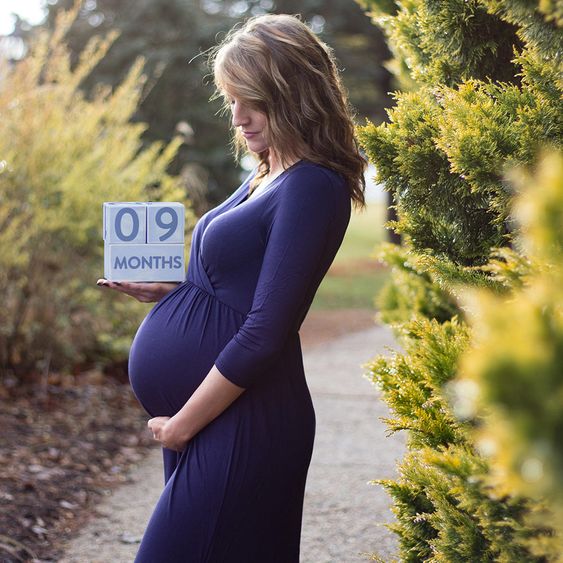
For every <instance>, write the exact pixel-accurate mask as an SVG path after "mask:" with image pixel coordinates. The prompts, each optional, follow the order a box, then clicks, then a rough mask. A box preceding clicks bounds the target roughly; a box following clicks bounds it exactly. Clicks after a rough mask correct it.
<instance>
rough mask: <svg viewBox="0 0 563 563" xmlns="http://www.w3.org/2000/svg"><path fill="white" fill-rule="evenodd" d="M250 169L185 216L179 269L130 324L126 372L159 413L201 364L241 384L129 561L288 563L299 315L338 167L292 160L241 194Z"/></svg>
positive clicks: (319, 272)
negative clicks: (228, 190) (185, 254)
mask: <svg viewBox="0 0 563 563" xmlns="http://www.w3.org/2000/svg"><path fill="white" fill-rule="evenodd" d="M256 172H257V168H255V169H254V170H253V171H252V172H251V173H250V174H249V176H248V177H247V178H246V180H245V181H244V182H243V183H242V184H241V185H240V186H239V187H238V188H237V189H236V190H235V192H234V193H233V194H231V196H229V197H228V198H227V199H226V200H225V201H224V202H223V203H221V204H220V205H218V206H217V207H215V208H214V209H212V210H210V211H208V212H207V213H206V214H205V215H203V216H202V217H201V218H200V219H199V221H198V222H197V224H196V226H195V229H194V231H193V233H192V243H191V249H190V258H189V262H188V269H187V274H186V279H185V281H184V282H183V283H181V284H180V285H178V287H177V288H175V289H174V290H173V291H171V292H170V293H169V294H167V295H166V296H165V297H164V298H163V299H162V300H161V301H159V302H158V303H157V304H156V305H155V306H154V307H153V309H152V310H151V311H150V312H149V314H148V315H147V316H146V318H145V319H144V320H143V322H142V324H141V326H140V327H139V329H138V331H137V334H136V336H135V339H134V341H133V344H132V346H131V351H130V356H129V378H130V383H131V387H132V389H133V392H134V393H135V395H136V397H137V399H138V400H139V402H140V403H141V405H142V406H143V408H144V409H145V410H146V412H147V413H148V414H149V415H150V416H151V417H154V416H173V415H174V414H176V413H177V412H178V411H179V410H180V409H181V408H182V406H183V405H184V404H185V403H186V401H187V400H188V399H189V397H190V396H191V395H192V393H193V392H194V391H195V390H196V389H197V387H198V386H199V385H200V383H201V382H202V381H203V380H204V379H205V377H206V376H207V374H208V373H209V371H210V369H211V367H212V366H213V364H215V365H216V366H217V368H218V369H219V371H220V372H221V373H222V374H223V376H225V377H226V378H227V379H228V380H230V381H231V382H233V383H235V384H236V385H238V386H240V387H243V388H244V389H245V391H244V392H243V393H242V395H241V396H240V397H238V398H237V399H236V400H235V401H234V402H233V403H232V404H231V405H230V406H229V407H228V408H227V409H226V410H225V411H223V412H222V413H221V414H220V415H219V416H218V417H217V418H216V419H214V420H213V421H212V422H211V423H209V424H208V425H207V426H206V427H204V428H203V429H202V430H201V431H200V432H198V433H197V434H196V435H195V436H194V437H193V438H192V439H191V440H190V441H189V442H188V443H187V446H186V448H185V449H184V450H183V451H182V452H176V451H173V450H170V449H167V448H163V459H164V489H163V492H162V494H161V496H160V499H159V500H158V502H157V505H156V507H155V509H154V512H153V514H152V516H151V518H150V520H149V522H148V526H147V528H146V531H145V534H144V536H143V539H142V541H141V545H140V547H139V550H138V553H137V557H136V559H135V561H136V563H203V562H209V563H223V562H224V563H265V562H268V563H276V562H279V563H297V562H298V561H299V543H300V536H301V522H302V511H303V500H304V492H305V481H306V476H307V472H308V468H309V463H310V460H311V455H312V450H313V442H314V436H315V412H314V409H313V403H312V401H311V395H310V393H309V389H308V387H307V383H306V380H305V373H304V369H303V358H302V350H301V344H300V340H299V332H298V331H299V328H300V326H301V324H302V322H303V320H304V318H305V316H306V314H307V311H308V310H309V307H310V305H311V302H312V300H313V297H314V295H315V292H316V290H317V288H318V286H319V285H320V283H321V281H322V279H323V277H324V276H325V274H326V272H327V270H328V268H329V266H330V265H331V263H332V261H333V259H334V257H335V255H336V252H337V250H338V248H339V247H340V245H341V243H342V239H343V237H344V233H345V231H346V228H347V226H348V223H349V220H350V213H351V202H350V195H349V192H348V189H347V187H346V184H345V180H344V178H343V176H342V175H340V174H339V173H337V172H336V171H334V170H332V169H330V168H328V167H325V166H321V165H319V164H316V163H313V162H310V161H308V160H304V159H302V160H299V161H297V162H296V163H294V164H293V165H292V166H290V167H289V168H287V169H286V170H284V171H283V172H282V173H281V174H280V175H278V176H277V177H276V178H274V180H272V182H271V183H270V184H268V185H267V186H266V188H265V189H264V191H262V192H260V193H257V194H255V195H253V196H252V197H250V198H248V197H247V196H248V189H249V183H250V181H251V179H252V178H253V177H254V175H255V174H256Z"/></svg>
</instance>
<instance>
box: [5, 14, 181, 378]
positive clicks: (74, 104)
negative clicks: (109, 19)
mask: <svg viewBox="0 0 563 563" xmlns="http://www.w3.org/2000/svg"><path fill="white" fill-rule="evenodd" d="M75 16H76V9H75V10H74V11H70V12H65V13H62V14H60V15H59V17H58V21H57V25H56V27H55V30H54V31H53V32H52V33H47V32H43V33H41V34H40V35H39V36H38V37H37V40H36V41H35V43H34V44H33V48H32V50H31V52H30V53H29V54H28V56H27V57H25V59H23V60H22V61H20V62H18V63H17V64H15V65H9V64H8V63H6V62H3V63H2V67H1V70H0V73H1V76H2V79H1V80H0V114H1V115H2V119H1V120H0V293H1V294H2V296H3V304H2V313H1V315H2V319H1V323H0V370H1V374H2V375H3V376H6V375H12V376H14V375H16V376H18V377H23V374H24V373H25V374H28V375H29V376H32V375H33V373H34V371H41V372H42V373H47V372H48V371H49V370H50V369H57V370H61V369H65V370H71V369H73V368H74V367H76V366H78V365H80V364H83V363H89V362H92V361H100V362H104V361H105V360H107V359H108V358H120V359H121V358H123V356H124V353H125V352H126V350H127V347H128V345H129V343H130V338H131V334H132V333H133V332H134V330H135V328H136V326H137V325H138V323H139V321H140V320H141V318H142V316H143V314H144V313H146V307H145V306H142V305H140V304H136V303H134V302H133V300H132V299H128V300H126V299H123V297H122V296H113V295H109V294H102V292H101V290H100V288H98V287H96V285H95V284H96V279H97V278H99V277H102V276H103V241H102V232H101V224H102V221H101V219H102V203H103V202H104V201H146V200H154V201H158V200H163V201H177V200H180V201H182V199H183V193H182V191H181V190H179V189H178V187H177V183H176V180H175V179H173V178H172V177H170V176H168V175H167V174H166V173H165V169H166V166H167V164H168V163H169V161H170V160H171V159H172V158H173V156H174V154H175V152H176V150H177V147H178V143H179V141H178V140H174V141H172V142H171V143H169V144H167V145H163V144H162V143H155V144H153V145H151V146H149V147H148V148H146V149H143V150H140V148H141V142H140V137H141V135H142V133H143V131H144V130H145V127H146V126H145V125H144V124H142V123H130V122H129V120H130V117H131V115H132V113H133V112H134V111H135V108H136V106H137V104H138V103H139V96H140V92H141V89H142V86H143V85H144V83H145V77H144V76H143V75H142V66H143V61H142V60H140V59H139V60H137V61H136V63H135V64H134V65H133V66H132V68H131V69H130V71H129V74H128V75H127V78H126V79H125V80H124V81H123V82H122V83H121V84H120V85H119V87H117V88H115V89H114V90H112V89H110V88H109V87H103V88H99V89H98V90H97V91H96V93H95V95H94V96H93V97H92V99H89V100H86V99H85V98H84V96H83V94H82V93H81V91H80V90H79V85H80V83H81V81H82V80H84V78H85V77H86V76H88V73H89V72H90V71H91V69H92V68H93V67H94V66H95V65H96V64H97V62H98V61H99V60H100V59H101V58H102V57H103V56H104V54H105V53H106V52H107V50H108V48H109V47H110V45H111V43H112V41H113V40H115V34H114V35H111V36H109V37H107V38H105V39H100V38H94V39H92V40H91V41H90V42H89V43H88V46H87V47H86V48H85V49H84V51H83V52H82V54H81V56H80V60H79V62H78V64H77V65H76V67H75V68H73V69H72V70H71V68H70V56H69V52H68V49H67V47H66V45H65V43H64V36H65V33H66V31H67V29H68V28H69V26H70V25H71V23H72V21H73V18H74V17H75ZM190 219H191V215H190V216H189V217H188V220H190ZM188 224H190V221H188Z"/></svg>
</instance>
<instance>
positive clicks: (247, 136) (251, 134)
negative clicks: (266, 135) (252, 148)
mask: <svg viewBox="0 0 563 563" xmlns="http://www.w3.org/2000/svg"><path fill="white" fill-rule="evenodd" d="M242 134H243V135H244V137H245V139H250V138H251V137H254V135H258V132H254V133H252V132H250V131H243V133H242Z"/></svg>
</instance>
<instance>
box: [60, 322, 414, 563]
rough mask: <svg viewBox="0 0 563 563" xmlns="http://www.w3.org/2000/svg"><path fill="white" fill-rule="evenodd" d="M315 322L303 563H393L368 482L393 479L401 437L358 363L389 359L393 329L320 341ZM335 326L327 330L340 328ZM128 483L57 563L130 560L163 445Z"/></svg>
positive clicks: (155, 491)
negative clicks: (376, 559)
mask: <svg viewBox="0 0 563 563" xmlns="http://www.w3.org/2000/svg"><path fill="white" fill-rule="evenodd" d="M336 314H337V313H335V315H336ZM315 317H316V316H315V315H310V316H309V318H308V323H309V324H308V326H307V327H305V326H304V329H305V328H306V329H307V331H308V333H309V334H310V335H311V334H315V333H316V334H317V336H316V337H313V336H311V337H310V338H309V344H308V345H307V347H305V346H304V348H305V350H306V352H305V354H304V361H305V372H306V374H307V381H308V385H309V388H310V390H311V395H312V397H313V402H314V405H315V412H316V418H317V433H316V437H315V448H314V452H313V458H312V461H311V466H310V468H309V473H308V479H307V488H306V493H305V505H304V514H303V527H302V540H301V562H302V563H332V562H334V563H352V562H354V561H366V560H368V559H369V557H368V554H369V553H371V552H376V553H377V554H378V555H379V556H380V557H383V558H384V560H386V561H390V560H391V558H392V556H393V555H394V553H395V549H396V542H395V538H394V536H393V534H392V533H391V532H389V531H388V530H387V529H386V528H385V527H384V526H383V524H384V523H386V522H391V521H392V520H393V516H392V514H391V512H390V510H389V506H390V502H389V499H388V496H387V494H386V493H385V492H384V491H383V490H382V488H381V487H379V486H377V485H373V484H369V483H368V481H370V480H372V479H379V478H392V477H394V476H395V475H396V473H395V465H396V462H397V461H398V460H399V459H400V458H401V457H402V456H403V454H404V440H403V437H402V436H400V435H395V436H392V437H387V436H386V435H385V431H386V427H385V425H384V424H383V423H382V422H381V421H380V420H379V418H380V417H383V416H389V411H388V410H387V407H386V406H385V404H384V403H383V402H382V401H381V400H380V399H379V398H378V392H377V389H376V388H375V387H374V386H373V385H372V384H371V383H370V382H369V381H368V380H367V379H366V378H365V377H363V376H362V373H363V371H364V370H363V369H362V367H361V364H363V363H365V362H367V361H369V360H370V359H371V358H372V357H373V356H374V355H376V354H378V353H386V348H385V347H386V346H394V343H393V338H392V336H391V334H390V331H389V329H387V328H384V327H378V326H374V325H373V320H372V319H371V315H369V316H368V315H366V316H365V317H363V318H362V319H360V320H357V319H356V327H357V330H356V331H354V332H351V333H349V334H347V335H344V336H336V335H335V334H326V335H325V336H324V337H321V334H320V332H319V330H318V329H316V330H312V331H311V329H313V327H314V325H315V323H317V325H318V324H319V321H318V319H317V318H315ZM342 318H343V317H342ZM324 320H325V321H326V320H327V319H326V318H325V319H324ZM335 320H336V318H335V319H333V322H328V323H327V322H325V323H322V324H323V325H324V326H335V325H338V322H334V321H335ZM343 324H347V323H343ZM366 325H367V326H369V328H365V327H366ZM370 325H371V326H370ZM348 328H350V327H348ZM304 342H305V338H304ZM128 477H129V478H128V483H127V484H125V485H123V486H122V487H120V488H119V489H117V490H116V491H114V492H113V494H111V496H108V498H107V499H106V500H105V501H104V502H102V503H101V504H100V505H99V506H98V507H97V508H96V511H95V512H96V513H95V515H94V517H93V518H92V519H91V521H90V523H89V524H88V525H87V526H86V527H85V528H84V529H83V530H82V532H81V533H80V535H79V536H78V537H76V538H75V539H74V540H73V541H72V542H70V543H69V544H68V549H67V550H66V555H65V557H64V558H63V559H61V560H60V563H98V562H99V563H107V562H108V561H111V562H112V563H131V562H132V561H133V559H134V557H135V553H136V551H137V549H138V543H139V541H140V539H141V537H142V534H143V531H144V528H145V526H146V523H147V521H148V519H149V516H150V514H151V511H152V509H153V507H154V505H155V504H156V501H157V499H158V497H159V494H160V491H161V489H162V486H163V476H162V460H161V451H160V448H157V447H156V446H155V451H154V452H151V454H149V456H148V457H146V458H145V459H144V460H143V461H142V462H140V463H139V464H138V465H137V466H136V467H134V468H133V469H132V470H131V471H130V473H129V476H128ZM155 563H156V562H155Z"/></svg>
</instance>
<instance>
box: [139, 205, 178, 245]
mask: <svg viewBox="0 0 563 563" xmlns="http://www.w3.org/2000/svg"><path fill="white" fill-rule="evenodd" d="M184 218H185V212H184V206H183V205H182V204H181V203H166V202H150V203H148V204H147V242H148V243H149V244H150V243H154V244H159V243H166V244H172V243H176V244H179V243H183V242H184Z"/></svg>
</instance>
